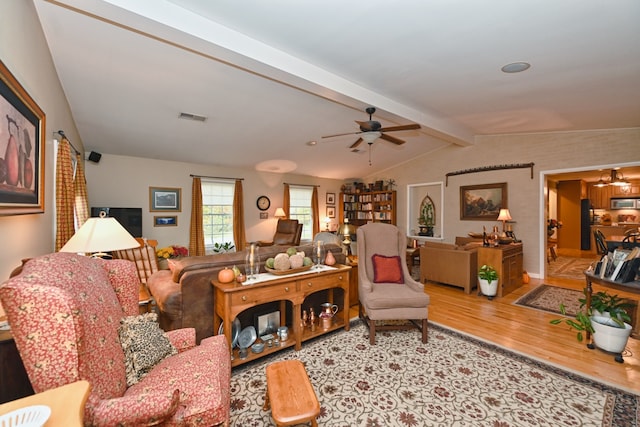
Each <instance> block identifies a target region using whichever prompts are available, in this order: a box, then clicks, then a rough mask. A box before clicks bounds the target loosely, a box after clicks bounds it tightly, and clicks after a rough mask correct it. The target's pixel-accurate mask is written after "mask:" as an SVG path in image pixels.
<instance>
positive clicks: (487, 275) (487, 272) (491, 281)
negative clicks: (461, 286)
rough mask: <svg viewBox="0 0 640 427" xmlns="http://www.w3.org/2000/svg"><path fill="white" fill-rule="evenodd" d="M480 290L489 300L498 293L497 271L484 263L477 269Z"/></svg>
mask: <svg viewBox="0 0 640 427" xmlns="http://www.w3.org/2000/svg"><path fill="white" fill-rule="evenodd" d="M478 284H479V285H480V291H481V292H482V294H483V295H486V296H487V297H488V298H489V299H490V300H491V299H493V297H494V296H495V295H496V294H497V293H498V272H497V271H496V269H495V268H493V267H492V266H490V265H487V264H484V265H483V266H482V267H480V270H478Z"/></svg>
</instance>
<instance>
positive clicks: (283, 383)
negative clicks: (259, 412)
mask: <svg viewBox="0 0 640 427" xmlns="http://www.w3.org/2000/svg"><path fill="white" fill-rule="evenodd" d="M269 406H271V417H272V418H273V420H274V421H275V423H276V425H277V426H278V427H282V426H291V425H295V424H300V423H305V422H311V425H312V426H313V427H317V426H318V423H317V422H316V417H317V416H318V415H319V414H320V403H319V402H318V398H317V397H316V393H315V391H314V390H313V386H312V385H311V381H309V376H308V375H307V371H306V370H305V369H304V365H303V364H302V362H301V361H299V360H285V361H282V362H275V363H272V364H270V365H267V394H266V396H265V399H264V408H263V409H264V410H265V411H267V410H268V409H269Z"/></svg>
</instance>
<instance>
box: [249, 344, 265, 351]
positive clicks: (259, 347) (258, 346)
mask: <svg viewBox="0 0 640 427" xmlns="http://www.w3.org/2000/svg"><path fill="white" fill-rule="evenodd" d="M251 351H252V352H254V353H256V354H258V353H262V352H263V351H264V343H263V342H257V343H255V344H253V345H252V346H251Z"/></svg>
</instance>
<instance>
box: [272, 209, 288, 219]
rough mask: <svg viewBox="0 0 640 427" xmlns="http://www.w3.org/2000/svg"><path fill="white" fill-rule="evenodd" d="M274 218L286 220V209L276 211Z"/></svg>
mask: <svg viewBox="0 0 640 427" xmlns="http://www.w3.org/2000/svg"><path fill="white" fill-rule="evenodd" d="M273 216H274V217H276V218H286V217H287V216H286V215H285V213H284V209H282V208H278V209H276V212H275V213H274V214H273Z"/></svg>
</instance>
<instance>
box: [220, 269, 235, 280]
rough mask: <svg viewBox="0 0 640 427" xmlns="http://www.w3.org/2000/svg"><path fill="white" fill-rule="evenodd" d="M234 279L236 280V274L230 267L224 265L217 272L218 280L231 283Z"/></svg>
mask: <svg viewBox="0 0 640 427" xmlns="http://www.w3.org/2000/svg"><path fill="white" fill-rule="evenodd" d="M234 280H236V274H235V273H234V272H233V270H232V269H230V268H227V267H225V268H224V269H223V270H220V271H219V272H218V282H220V283H231V282H233V281H234Z"/></svg>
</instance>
